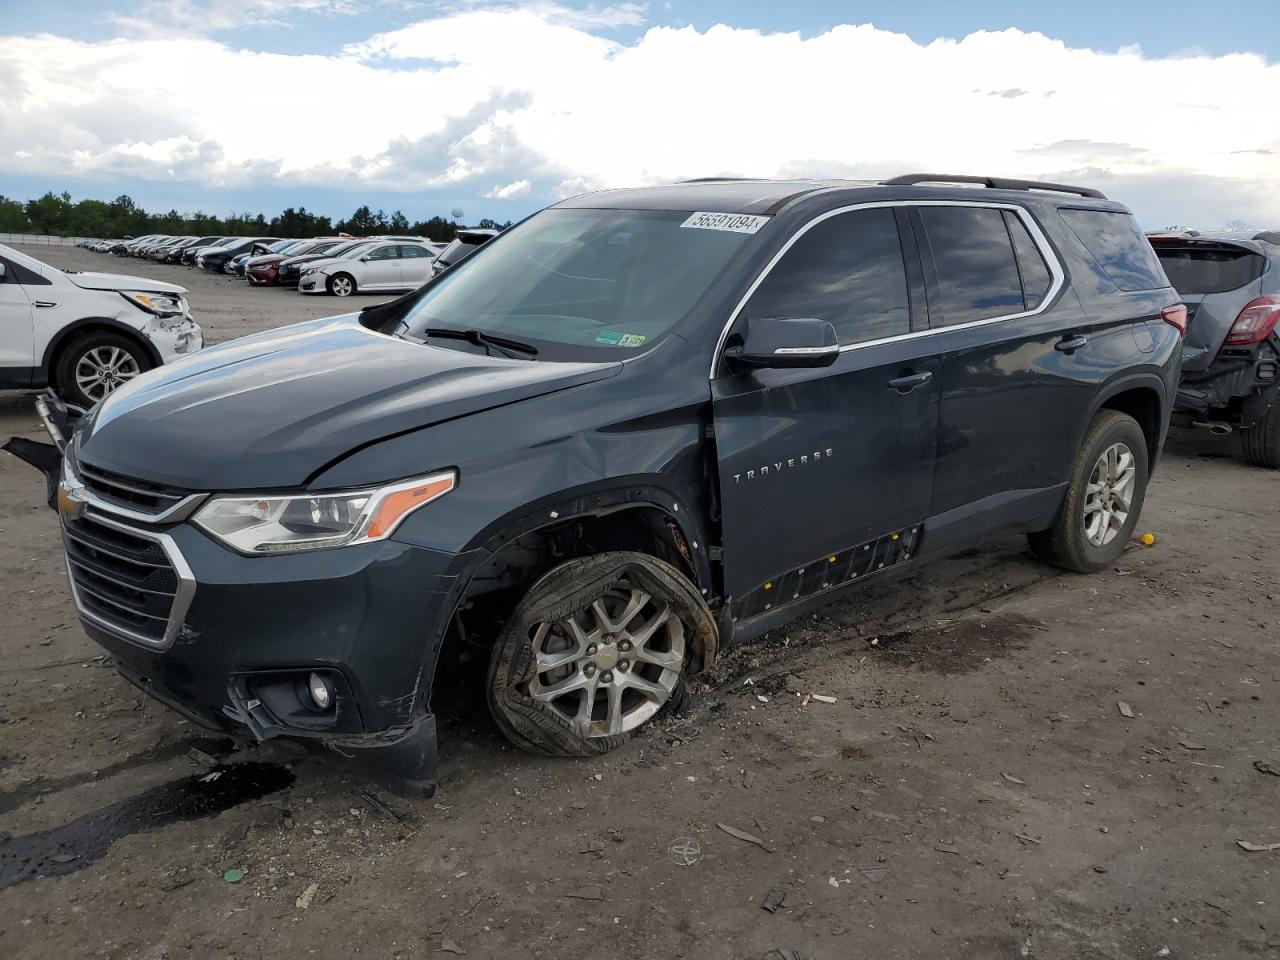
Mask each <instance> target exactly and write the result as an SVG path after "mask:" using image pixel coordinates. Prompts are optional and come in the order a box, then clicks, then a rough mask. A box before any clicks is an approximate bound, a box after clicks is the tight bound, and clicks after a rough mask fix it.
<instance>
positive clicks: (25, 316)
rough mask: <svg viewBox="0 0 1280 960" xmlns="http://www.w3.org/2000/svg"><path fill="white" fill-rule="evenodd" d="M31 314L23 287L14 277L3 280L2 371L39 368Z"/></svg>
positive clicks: (0, 291)
mask: <svg viewBox="0 0 1280 960" xmlns="http://www.w3.org/2000/svg"><path fill="white" fill-rule="evenodd" d="M8 269H9V270H10V271H12V268H11V267H10V268H8ZM31 311H32V308H31V299H30V297H28V295H27V292H26V290H25V289H24V288H23V286H22V284H20V283H14V282H13V278H12V277H6V278H4V279H0V369H3V368H9V369H15V368H17V369H30V368H31V367H34V366H36V360H35V356H34V349H35V327H34V321H33V318H32V313H31Z"/></svg>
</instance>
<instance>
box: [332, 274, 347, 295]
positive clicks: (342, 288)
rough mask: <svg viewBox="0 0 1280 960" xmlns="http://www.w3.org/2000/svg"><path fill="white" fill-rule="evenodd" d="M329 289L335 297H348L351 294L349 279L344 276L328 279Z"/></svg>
mask: <svg viewBox="0 0 1280 960" xmlns="http://www.w3.org/2000/svg"><path fill="white" fill-rule="evenodd" d="M329 289H331V290H332V291H333V295H334V296H335V297H348V296H350V295H351V281H350V280H348V279H347V278H346V277H334V278H333V280H332V281H330V284H329Z"/></svg>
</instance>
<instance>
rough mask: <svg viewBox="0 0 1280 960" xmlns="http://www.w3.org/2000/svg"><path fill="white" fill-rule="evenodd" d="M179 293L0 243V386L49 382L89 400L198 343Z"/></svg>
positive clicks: (71, 397) (84, 402)
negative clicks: (67, 267)
mask: <svg viewBox="0 0 1280 960" xmlns="http://www.w3.org/2000/svg"><path fill="white" fill-rule="evenodd" d="M186 292H187V291H186V290H185V289H184V288H183V287H179V286H177V285H176V284H172V283H164V282H162V281H160V280H151V279H148V278H146V277H129V276H122V275H120V274H115V273H67V272H64V271H62V270H59V269H57V268H56V267H51V266H49V264H47V263H42V262H41V261H39V260H37V259H35V258H34V257H29V256H27V255H26V254H23V253H19V252H18V251H17V250H14V249H13V248H12V247H6V246H4V245H3V244H0V388H3V389H19V390H21V389H26V388H34V387H44V386H52V387H53V389H54V390H55V391H57V393H58V394H59V395H60V396H61V397H62V398H63V399H64V400H66V401H67V402H68V403H71V404H75V405H76V406H80V407H90V406H93V404H95V403H97V402H98V401H99V400H101V399H102V398H103V397H105V396H106V395H107V394H109V393H111V392H112V391H113V390H115V389H116V387H118V386H120V385H121V384H123V383H126V382H128V381H129V380H132V379H133V378H134V377H136V376H138V374H140V373H143V372H145V371H147V370H150V369H151V368H152V367H158V366H160V365H161V364H162V363H170V362H172V361H174V360H177V359H178V358H180V357H183V356H186V355H187V354H190V353H194V352H195V351H197V350H199V349H200V348H201V347H202V346H204V336H203V334H202V333H201V331H200V327H199V325H198V324H197V323H196V322H195V321H194V320H193V319H191V311H190V309H189V308H188V306H187V301H186V297H185V296H184V294H186Z"/></svg>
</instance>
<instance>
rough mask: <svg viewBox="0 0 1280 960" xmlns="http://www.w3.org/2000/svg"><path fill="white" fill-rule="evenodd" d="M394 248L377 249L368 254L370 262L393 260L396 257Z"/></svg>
mask: <svg viewBox="0 0 1280 960" xmlns="http://www.w3.org/2000/svg"><path fill="white" fill-rule="evenodd" d="M396 250H397V248H396V247H379V248H378V249H377V250H375V251H373V253H371V254H369V259H370V260H394V259H395V256H396Z"/></svg>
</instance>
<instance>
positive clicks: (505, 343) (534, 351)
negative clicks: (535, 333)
mask: <svg viewBox="0 0 1280 960" xmlns="http://www.w3.org/2000/svg"><path fill="white" fill-rule="evenodd" d="M422 333H423V336H427V337H441V338H443V339H447V340H465V341H467V343H473V344H475V345H476V346H477V347H484V348H485V352H486V353H488V352H489V348H490V347H497V348H498V349H499V350H501V351H503V352H504V353H505V354H506V356H508V357H511V356H516V357H518V356H519V354H525V355H526V356H530V357H536V356H537V355H538V348H537V347H535V346H534V345H533V344H531V343H525V342H524V341H522V340H510V339H508V338H507V337H495V336H494V335H493V334H491V333H485V332H484V331H483V330H475V329H471V330H455V329H453V328H451V327H428V328H427V329H426V330H424V331H422ZM513 350H514V351H518V353H516V354H513V353H512V352H511V351H513Z"/></svg>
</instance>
